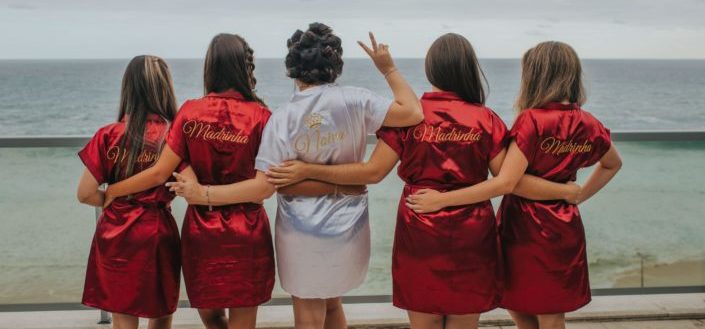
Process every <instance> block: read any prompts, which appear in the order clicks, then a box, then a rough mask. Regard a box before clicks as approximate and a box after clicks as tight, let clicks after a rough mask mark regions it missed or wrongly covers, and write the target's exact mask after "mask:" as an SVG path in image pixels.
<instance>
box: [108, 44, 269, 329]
mask: <svg viewBox="0 0 705 329" xmlns="http://www.w3.org/2000/svg"><path fill="white" fill-rule="evenodd" d="M254 68H255V66H254V59H253V51H252V49H251V48H250V47H249V46H248V44H247V42H246V41H245V40H244V39H243V38H241V37H240V36H238V35H233V34H219V35H217V36H215V37H214V38H213V40H212V41H211V44H210V46H209V48H208V52H207V54H206V60H205V67H204V85H205V91H206V95H205V96H204V97H202V98H200V99H195V100H189V101H187V102H186V103H184V104H183V106H182V107H181V109H180V110H179V113H178V115H177V116H176V119H175V121H174V124H173V125H172V127H171V129H170V131H169V135H168V137H167V140H166V141H167V145H166V146H165V147H164V150H163V151H162V153H161V156H160V157H159V160H158V161H157V163H156V164H155V165H154V166H153V167H151V168H150V169H149V170H145V171H143V172H142V173H140V174H138V175H135V176H133V177H131V178H130V179H127V180H124V181H122V182H119V183H117V184H114V185H110V186H109V187H108V189H107V191H106V198H107V199H108V200H107V202H110V199H111V198H114V197H121V196H125V195H128V194H132V193H136V192H139V191H142V190H145V189H148V188H151V187H154V186H157V185H161V184H163V183H164V182H166V180H167V179H168V178H169V177H170V176H171V174H172V172H173V171H174V169H175V168H176V167H177V166H178V164H179V163H180V162H181V161H184V162H187V163H188V164H189V165H190V166H191V168H192V169H193V172H195V175H196V176H197V177H198V179H199V180H200V181H201V182H203V183H204V186H209V185H210V184H213V185H220V184H230V183H235V182H241V181H248V180H250V179H252V178H254V177H255V175H256V171H255V168H254V163H255V157H256V156H257V150H258V148H259V144H260V139H261V135H262V130H263V129H264V126H265V124H266V123H267V120H268V119H269V117H270V111H269V110H268V109H267V107H266V106H265V105H264V103H263V101H262V100H261V99H260V98H259V97H257V95H256V94H255V92H254V87H255V84H256V80H255V78H254V74H253V72H254ZM273 191H274V189H273V187H271V188H269V187H268V186H264V188H259V189H250V190H249V191H248V192H249V193H248V197H249V199H248V200H246V202H243V203H239V204H227V203H218V202H216V201H215V200H214V202H211V203H210V205H208V206H197V205H189V207H188V209H187V210H186V215H185V218H184V224H183V227H182V233H181V239H182V263H183V272H184V281H185V283H186V292H187V294H188V298H189V302H190V304H191V307H194V308H198V311H199V314H200V316H201V320H202V321H203V323H204V325H205V326H206V327H207V328H228V327H230V328H254V327H255V323H256V317H257V307H258V306H259V305H261V304H262V303H265V302H267V301H268V300H269V299H270V298H271V294H272V289H273V287H274V254H273V246H272V237H271V231H270V228H269V219H268V218H267V214H266V213H265V210H264V208H263V207H262V204H261V200H263V199H265V198H267V197H268V196H269V195H271V194H272V192H273ZM123 199H124V198H118V199H116V201H115V202H119V201H120V200H123ZM225 309H228V312H229V316H228V317H226V316H225Z"/></svg>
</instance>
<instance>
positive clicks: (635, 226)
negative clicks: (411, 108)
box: [0, 132, 705, 305]
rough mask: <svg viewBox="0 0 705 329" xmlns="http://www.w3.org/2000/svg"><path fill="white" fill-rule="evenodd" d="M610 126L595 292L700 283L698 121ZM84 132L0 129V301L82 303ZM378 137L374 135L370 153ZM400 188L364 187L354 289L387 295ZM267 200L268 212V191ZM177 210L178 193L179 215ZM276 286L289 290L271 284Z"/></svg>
mask: <svg viewBox="0 0 705 329" xmlns="http://www.w3.org/2000/svg"><path fill="white" fill-rule="evenodd" d="M614 136H615V140H617V142H616V145H617V147H618V149H619V150H620V152H621V154H622V157H623V159H624V164H625V165H624V167H623V169H622V171H621V172H620V173H619V175H618V176H617V177H616V178H615V179H614V181H613V182H612V183H611V184H610V185H608V186H607V187H606V188H605V190H604V191H603V192H601V193H599V194H598V195H597V196H595V197H594V198H593V199H591V200H590V201H588V202H587V203H585V204H584V205H582V206H581V212H582V215H583V220H584V225H585V229H586V233H587V241H588V254H589V256H588V258H589V261H590V277H591V284H592V287H593V289H595V291H596V292H598V293H601V294H610V293H614V294H619V293H624V292H627V293H628V292H629V291H638V292H647V293H648V292H650V291H657V292H659V291H664V292H674V291H703V289H705V238H703V237H705V132H670V133H657V132H651V133H648V132H638V133H637V132H634V133H630V132H622V133H615V134H614ZM85 141H86V138H83V137H61V138H51V137H46V138H0V182H2V185H1V187H0V227H1V229H0V305H2V304H4V305H8V304H28V305H30V304H46V303H73V304H74V305H77V301H79V300H80V298H81V293H82V289H83V279H84V274H85V266H86V261H87V258H88V251H89V246H90V243H91V239H92V235H93V231H94V228H95V219H96V212H95V210H94V208H91V207H87V206H84V205H80V204H78V202H77V201H76V198H75V187H76V183H77V181H78V178H79V176H80V174H81V172H82V170H83V165H82V164H81V163H80V161H79V160H78V158H77V157H76V152H77V151H78V149H79V146H80V145H82V144H83V143H85ZM373 143H374V138H370V140H369V144H370V145H368V154H369V153H371V149H372V147H374V145H373ZM588 173H589V170H586V171H585V172H584V173H583V174H584V175H586V174H588ZM584 175H583V177H581V178H582V179H583V180H584V179H585V177H584ZM401 188H402V182H401V180H400V179H399V178H398V177H397V176H396V174H395V172H394V173H392V174H390V175H389V176H388V177H387V178H386V179H385V180H384V181H383V182H382V183H380V184H378V185H374V186H370V187H369V190H370V203H371V205H370V217H371V223H372V259H371V262H370V270H369V273H368V275H367V280H366V281H365V283H364V284H363V285H362V286H361V287H360V288H358V289H356V290H354V291H353V292H351V295H353V296H368V297H369V296H377V297H382V298H384V297H385V296H388V295H390V294H391V275H390V261H391V250H392V240H393V235H394V221H395V218H396V211H397V204H398V198H399V194H400V192H401ZM494 201H495V204H497V203H498V201H499V199H497V200H494ZM265 206H266V209H267V212H268V213H269V215H270V219H271V220H272V221H274V214H275V208H276V205H275V202H274V199H273V198H272V199H270V200H268V201H267V202H266V203H265ZM184 209H185V205H184V203H183V201H181V200H177V201H176V202H175V205H174V213H175V217H176V218H177V221H178V222H180V219H181V218H183V213H184ZM181 296H182V299H186V294H185V293H182V295H181ZM275 296H277V297H286V295H285V293H284V292H283V291H282V290H281V289H280V288H279V287H278V285H277V288H276V290H275ZM281 300H284V299H281Z"/></svg>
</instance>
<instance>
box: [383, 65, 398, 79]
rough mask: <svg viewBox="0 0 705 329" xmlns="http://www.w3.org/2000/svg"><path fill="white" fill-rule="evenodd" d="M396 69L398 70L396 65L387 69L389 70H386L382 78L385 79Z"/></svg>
mask: <svg viewBox="0 0 705 329" xmlns="http://www.w3.org/2000/svg"><path fill="white" fill-rule="evenodd" d="M396 71H399V69H397V68H396V67H395V68H393V69H391V70H389V72H387V73H385V74H384V78H385V79H386V78H387V77H388V76H389V75H390V74H392V73H394V72H396Z"/></svg>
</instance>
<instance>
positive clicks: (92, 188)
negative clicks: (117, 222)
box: [76, 169, 105, 207]
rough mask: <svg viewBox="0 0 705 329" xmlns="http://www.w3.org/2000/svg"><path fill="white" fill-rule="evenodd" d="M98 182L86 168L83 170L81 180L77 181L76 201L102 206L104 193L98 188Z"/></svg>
mask: <svg viewBox="0 0 705 329" xmlns="http://www.w3.org/2000/svg"><path fill="white" fill-rule="evenodd" d="M99 187H100V184H98V181H97V180H96V179H95V177H93V174H91V172H90V171H89V170H88V169H85V170H83V175H81V180H80V181H79V182H78V190H77V191H76V198H78V202H80V203H83V204H87V205H90V206H94V207H102V206H103V201H104V197H105V194H104V193H103V191H101V190H100V189H99Z"/></svg>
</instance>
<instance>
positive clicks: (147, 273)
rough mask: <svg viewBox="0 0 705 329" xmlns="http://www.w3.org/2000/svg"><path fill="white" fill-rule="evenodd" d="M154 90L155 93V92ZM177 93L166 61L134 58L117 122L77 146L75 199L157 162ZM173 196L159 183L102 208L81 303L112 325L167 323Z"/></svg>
mask: <svg viewBox="0 0 705 329" xmlns="http://www.w3.org/2000/svg"><path fill="white" fill-rule="evenodd" d="M156 95H159V97H156ZM175 116H176V99H175V98H174V90H173V87H172V82H171V77H170V74H169V69H168V68H167V65H166V63H165V62H164V61H163V60H162V59H161V58H158V57H154V56H138V57H135V58H134V59H133V60H132V61H131V62H130V64H129V65H128V66H127V70H126V71H125V75H124V77H123V81H122V95H121V101H120V113H119V115H118V119H119V121H118V122H116V123H112V124H109V125H107V126H105V127H102V128H100V129H99V130H98V131H97V132H96V133H95V136H93V138H92V139H91V140H90V141H89V142H88V144H87V145H86V146H85V147H84V148H83V149H82V150H81V151H80V152H79V153H78V156H79V157H80V158H81V160H82V161H83V163H84V165H85V166H86V170H85V171H84V173H83V176H82V177H81V181H80V183H79V187H78V193H77V195H78V199H79V201H80V202H82V203H85V204H89V205H92V206H95V207H100V206H102V205H103V201H104V200H103V196H104V195H103V192H101V191H100V190H99V189H98V188H99V186H100V185H101V184H103V183H108V184H112V183H114V182H117V181H119V180H122V179H125V178H127V177H130V176H132V175H134V174H137V173H139V172H141V171H143V170H145V169H147V168H149V167H150V166H152V164H153V163H154V162H155V161H156V159H157V156H158V155H159V151H160V149H161V148H162V145H163V144H164V138H165V136H166V134H167V132H168V129H169V123H170V122H172V121H173V120H174V117H175ZM173 198H174V195H173V194H171V193H170V192H169V190H168V189H167V188H166V187H164V186H157V187H154V188H151V189H147V190H145V191H142V192H140V193H136V194H133V195H132V196H131V197H130V198H121V199H119V200H116V201H115V202H113V203H111V204H110V206H108V207H106V208H105V209H103V214H102V215H101V216H100V219H99V220H98V224H97V227H96V232H95V235H94V237H93V243H92V245H91V251H90V256H89V258H88V266H87V269H86V281H85V288H84V290H83V304H85V305H87V306H91V307H96V308H100V309H102V310H105V311H109V312H112V313H113V322H114V325H115V327H116V328H134V329H137V325H138V317H144V318H150V324H149V327H150V328H170V327H171V314H172V313H173V312H174V311H175V310H176V305H177V303H178V300H179V278H180V263H181V255H180V254H179V231H178V228H177V226H176V222H175V221H174V217H173V216H172V215H171V208H170V204H171V200H172V199H173Z"/></svg>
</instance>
